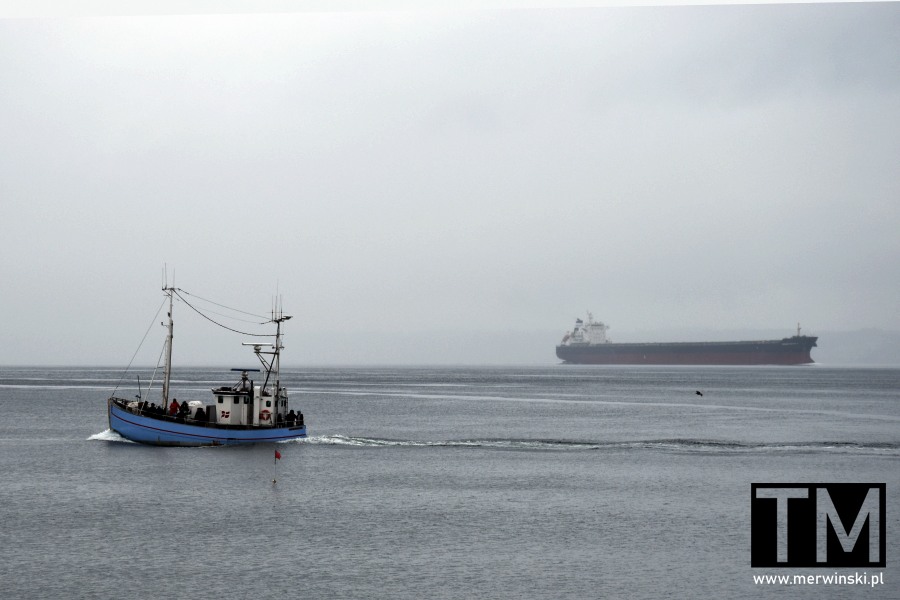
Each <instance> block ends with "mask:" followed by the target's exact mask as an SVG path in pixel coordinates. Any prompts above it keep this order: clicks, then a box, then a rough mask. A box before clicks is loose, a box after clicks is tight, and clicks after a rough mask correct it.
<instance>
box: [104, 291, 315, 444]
mask: <svg viewBox="0 0 900 600" xmlns="http://www.w3.org/2000/svg"><path fill="white" fill-rule="evenodd" d="M163 292H164V293H165V294H166V296H168V304H169V319H168V325H167V330H168V332H167V336H166V341H165V346H164V355H165V365H164V371H163V378H162V390H161V391H162V396H161V404H160V405H158V406H157V405H156V403H149V402H147V401H144V400H142V393H140V392H139V393H138V396H137V399H127V398H122V397H119V396H116V391H115V390H114V391H113V393H112V395H111V396H110V397H109V398H108V399H107V403H106V404H107V412H108V415H109V428H110V429H111V430H113V431H115V432H116V433H118V434H119V435H121V436H122V437H124V438H127V439H129V440H131V441H134V442H140V443H143V444H152V445H155V446H225V445H232V444H256V443H265V442H283V441H287V440H294V439H298V438H305V437H306V425H305V423H304V421H303V413H302V412H300V411H297V412H296V413H295V412H294V411H293V410H289V408H288V393H287V388H285V387H284V386H282V384H281V375H280V370H281V351H282V350H283V349H284V346H283V345H282V326H283V325H284V323H285V322H286V321H287V320H289V319H290V318H291V317H290V316H286V315H284V314H283V312H282V310H281V309H280V308H277V309H276V308H273V310H272V315H271V317H272V318H271V319H270V320H269V321H267V323H268V324H273V325H274V326H275V333H274V334H265V336H266V337H269V338H274V340H273V341H272V342H271V343H257V342H249V343H246V342H245V343H244V344H243V345H244V346H251V347H252V348H253V352H254V354H255V355H256V357H257V358H258V359H259V361H260V363H261V365H262V369H233V370H236V371H241V378H240V381H238V382H237V383H235V384H232V385H223V386H220V387H216V388H212V390H211V392H212V394H211V396H210V397H207V398H206V399H205V400H191V401H186V400H183V401H182V402H180V403H179V402H178V401H177V400H176V399H175V398H174V397H172V398H170V394H171V386H170V382H171V376H172V339H173V334H172V332H173V331H174V321H173V317H172V311H173V300H174V298H175V297H176V296H177V297H178V298H179V299H180V300H182V301H184V302H186V303H187V300H185V299H184V297H183V295H182V294H186V292H184V290H181V289H179V288H175V287H168V286H165V287H163ZM189 305H190V304H189ZM192 308H193V306H192ZM194 310H197V309H196V308H195V309H194ZM198 312H199V311H198ZM201 314H202V313H201ZM207 318H208V317H207ZM213 322H214V323H215V321H213ZM164 324H165V323H164ZM217 324H218V323H217ZM248 335H257V334H248ZM250 373H259V374H260V378H261V379H262V381H261V382H260V383H258V384H257V383H256V382H254V380H252V379H251V378H250ZM139 385H140V383H139ZM151 387H152V383H151ZM148 391H149V390H148Z"/></svg>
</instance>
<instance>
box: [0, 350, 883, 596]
mask: <svg viewBox="0 0 900 600" xmlns="http://www.w3.org/2000/svg"><path fill="white" fill-rule="evenodd" d="M134 374H140V375H141V378H142V380H144V381H147V380H149V378H150V373H149V372H140V371H138V372H132V374H131V375H129V379H128V380H127V381H126V382H125V383H123V385H122V386H121V387H120V389H119V393H120V394H126V395H133V394H134V393H136V389H134V388H135V385H134V383H133V381H134ZM120 376H121V372H120V371H114V370H107V369H96V368H78V369H75V368H70V369H58V368H2V369H0V415H2V418H0V507H2V508H0V516H2V525H0V598H4V599H5V598H229V599H230V598H234V599H246V598H253V599H265V598H278V599H283V598H391V599H418V598H566V599H577V598H822V597H826V598H867V599H869V598H900V568H898V565H900V370H897V369H850V368H843V369H841V368H825V367H820V366H812V367H787V368H785V367H781V368H774V367H773V368H767V367H762V368H760V367H747V368H729V367H705V368H704V367H669V368H665V367H653V368H644V367H630V368H629V367H575V366H554V367H547V368H319V369H296V370H289V371H288V372H287V377H286V380H287V385H288V387H289V389H290V391H291V405H292V407H293V408H298V407H299V408H301V409H302V410H303V413H304V414H305V416H306V423H307V426H308V428H309V432H310V438H309V439H308V440H305V441H302V442H291V443H286V444H279V445H278V446H277V447H278V449H279V451H280V453H281V455H282V459H281V460H280V461H278V463H277V472H276V471H275V469H276V464H275V460H274V451H273V446H271V445H260V446H253V447H237V448H155V447H148V446H141V445H138V444H133V443H130V442H128V441H126V440H123V439H121V438H119V437H118V436H117V435H116V434H114V433H112V432H110V431H108V429H107V428H108V424H107V421H106V413H105V411H106V403H105V399H106V397H107V396H108V395H109V394H110V392H111V391H112V388H113V387H114V386H115V385H116V382H117V381H118V380H119V378H120ZM234 379H235V376H234V374H233V373H229V372H227V371H219V370H212V369H194V370H180V371H176V372H175V382H174V386H173V387H174V395H175V396H176V397H178V398H179V400H190V399H195V398H196V399H206V395H207V394H208V393H209V389H210V388H211V387H214V386H218V385H220V384H223V383H232V382H233V381H232V380H234ZM698 390H699V391H701V392H702V393H703V395H702V396H699V395H697V394H696V393H695V392H696V391H698ZM273 478H277V483H275V484H273V483H272V480H273ZM804 481H809V482H844V481H846V482H853V481H857V482H885V483H887V499H888V506H887V535H888V539H887V567H886V568H885V569H883V570H882V571H881V572H883V577H884V585H880V586H878V587H876V588H869V587H863V586H846V585H844V586H836V585H831V586H829V585H824V584H822V585H808V586H778V585H768V586H765V585H755V584H754V582H753V575H759V574H764V573H770V572H771V571H765V570H762V571H761V570H759V569H751V568H750V484H751V483H752V482H804ZM795 572H796V573H813V574H817V573H818V574H822V571H821V570H815V569H807V570H799V571H790V573H792V574H793V573H795ZM833 572H834V571H833V570H832V571H828V572H827V573H833Z"/></svg>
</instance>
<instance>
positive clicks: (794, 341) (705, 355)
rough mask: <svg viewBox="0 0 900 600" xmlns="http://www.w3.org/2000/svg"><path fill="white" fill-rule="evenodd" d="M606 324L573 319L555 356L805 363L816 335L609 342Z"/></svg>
mask: <svg viewBox="0 0 900 600" xmlns="http://www.w3.org/2000/svg"><path fill="white" fill-rule="evenodd" d="M607 330H609V327H608V326H607V325H605V324H604V323H603V322H601V321H595V320H594V318H593V316H592V315H591V313H588V318H587V321H583V320H582V319H576V320H575V328H574V329H573V330H572V331H569V332H567V333H566V335H565V336H564V337H563V339H562V342H560V344H559V345H558V346H557V347H556V356H557V357H559V358H560V359H561V360H562V361H563V363H565V364H574V365H805V364H810V363H812V362H815V361H813V359H812V357H811V356H810V350H812V349H813V348H815V347H816V340H818V339H819V338H818V337H815V336H809V335H800V325H799V324H798V325H797V334H796V335H794V336H791V337H786V338H783V339H780V340H757V341H741V342H669V343H625V344H620V343H613V342H612V341H610V340H609V338H607V336H606V332H607Z"/></svg>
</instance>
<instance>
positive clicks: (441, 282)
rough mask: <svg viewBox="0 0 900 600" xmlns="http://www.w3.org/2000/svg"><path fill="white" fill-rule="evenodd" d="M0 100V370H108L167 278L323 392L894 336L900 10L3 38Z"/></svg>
mask: <svg viewBox="0 0 900 600" xmlns="http://www.w3.org/2000/svg"><path fill="white" fill-rule="evenodd" d="M0 82H2V84H0V198H2V205H3V216H4V222H5V224H6V227H5V231H4V244H3V248H4V251H3V260H2V264H0V276H2V280H3V282H4V284H3V295H2V300H0V303H2V307H3V314H4V318H3V324H2V326H0V332H2V338H3V342H4V343H3V344H2V347H0V364H17V363H18V364H21V363H52V364H61V363H62V364H65V363H72V364H119V363H122V362H126V361H127V359H128V358H130V356H131V353H132V352H133V351H134V348H135V347H136V345H137V342H138V341H140V339H141V337H142V336H143V333H144V331H145V329H146V327H147V326H148V325H149V323H150V320H151V317H152V316H153V314H154V311H155V310H156V308H157V306H158V305H159V303H160V302H161V301H162V295H161V293H160V292H159V287H160V273H161V270H162V268H163V265H164V264H168V266H169V270H170V272H171V271H172V270H174V273H175V284H176V285H178V286H179V287H183V288H184V289H186V290H188V291H190V292H193V293H195V294H198V295H200V296H204V297H207V298H211V299H215V300H217V301H220V302H223V303H225V304H228V305H231V306H236V307H239V308H243V309H246V310H253V311H256V312H263V313H264V312H266V311H267V310H268V308H269V303H270V300H271V297H272V296H273V295H274V294H275V291H276V289H277V290H278V291H279V292H280V294H281V295H282V296H283V297H284V302H285V307H286V311H287V312H288V313H292V314H294V315H295V320H294V321H292V322H291V323H290V330H289V332H290V335H291V336H292V337H290V338H289V340H293V342H294V344H295V345H296V346H304V348H303V353H302V357H303V358H304V360H310V361H313V362H315V360H316V356H317V354H316V349H315V348H310V347H309V346H310V344H306V343H305V341H304V340H308V341H312V340H315V344H316V345H322V346H321V351H322V354H321V355H322V356H328V357H329V360H339V359H338V358H337V357H339V356H340V348H339V347H338V346H337V345H333V346H330V347H329V346H328V344H329V343H330V342H329V340H333V341H334V344H339V343H347V342H348V340H353V339H358V340H366V339H370V340H374V339H376V338H377V336H378V335H382V338H381V339H382V340H385V339H392V338H390V336H395V335H398V334H399V335H404V336H407V335H408V336H413V337H415V336H416V335H423V334H427V335H425V337H427V336H431V335H435V334H434V333H432V332H453V335H452V336H448V337H447V338H446V339H444V341H440V340H441V338H440V336H439V335H435V338H434V339H436V340H437V341H438V345H440V343H447V344H452V343H453V341H452V340H453V339H456V337H454V336H459V335H460V334H465V333H466V332H505V333H528V332H536V331H551V332H558V333H559V334H560V335H561V334H562V332H563V331H564V330H565V329H567V328H569V327H571V324H572V319H573V318H574V317H575V316H577V315H580V314H583V313H584V311H585V310H586V309H591V310H593V312H594V314H595V316H597V317H598V318H601V319H603V320H605V321H607V322H609V323H610V324H611V325H612V326H613V330H612V332H611V335H612V337H614V338H616V337H617V336H616V333H619V335H618V337H619V338H621V337H622V336H623V335H625V334H626V332H629V331H635V330H647V329H661V328H671V327H683V328H706V329H711V328H721V329H736V328H743V329H754V328H756V329H766V330H771V329H779V328H783V329H784V333H785V335H786V334H788V333H789V332H790V329H791V328H792V327H793V326H794V325H795V324H796V322H797V321H801V322H802V323H803V324H804V325H805V326H806V327H807V328H809V329H810V330H812V331H813V332H815V330H817V329H818V330H822V329H837V330H851V329H858V328H865V327H878V328H884V329H890V330H898V329H900V310H898V300H897V299H898V296H900V293H898V292H900V235H898V231H900V169H898V164H900V4H897V3H886V4H885V3H882V4H825V5H762V6H712V7H674V8H659V7H657V8H608V7H607V8H594V9H591V8H583V9H543V10H508V11H507V10H502V11H455V12H437V11H429V12H409V13H406V12H378V13H362V12H348V13H333V14H328V13H297V14H283V15H240V16H223V15H217V16H211V15H210V16H194V17H191V16H178V17H165V16H160V17H123V18H112V17H107V18H82V19H6V20H2V21H0ZM178 310H179V314H180V315H182V314H185V312H187V311H185V310H184V308H183V307H179V308H178ZM156 329H160V328H158V327H157V328H156ZM178 331H179V333H182V334H184V335H185V337H189V338H192V339H194V340H196V339H197V338H198V337H200V338H201V339H200V341H201V342H204V341H205V342H207V343H208V342H210V341H211V340H212V341H213V345H214V346H215V347H213V348H212V349H209V354H201V353H202V352H203V346H202V345H191V344H199V342H189V341H188V340H186V339H184V340H183V339H182V338H181V337H179V339H178V342H179V343H182V342H183V343H184V344H185V345H183V346H180V347H179V348H184V349H185V350H184V352H185V353H186V355H182V359H183V360H185V361H187V362H191V359H194V360H193V362H207V361H208V360H216V359H217V358H218V357H228V359H230V357H231V356H233V355H232V354H231V353H230V351H229V352H227V353H226V351H225V350H223V349H222V348H220V347H219V341H218V340H219V338H218V337H217V336H218V334H215V335H212V334H210V337H205V338H204V337H203V336H206V335H207V334H208V333H209V330H208V329H207V328H206V327H205V325H202V324H197V325H192V324H190V323H185V324H184V325H183V327H182V326H181V322H180V321H179V330H178ZM159 333H160V332H157V331H156V330H154V332H153V334H154V335H157V334H159ZM194 333H198V334H199V335H189V334H194ZM330 334H334V337H333V338H332V337H330ZM373 336H374V337H373ZM385 336H386V337H385ZM157 337H158V335H157ZM557 337H558V336H554V337H552V338H551V339H549V340H548V341H547V342H546V343H547V352H548V362H552V361H553V354H552V346H553V344H555V343H556V341H557ZM238 341H240V340H238ZM420 341H421V340H420ZM623 341H624V340H623ZM222 343H223V344H224V343H226V342H222ZM228 343H231V342H228ZM296 346H295V347H296ZM371 347H372V352H371V353H369V354H366V353H365V352H363V353H360V351H359V349H356V350H355V352H354V354H353V360H354V361H356V362H358V361H363V362H385V361H388V362H389V360H390V356H385V355H384V354H383V348H384V346H383V345H379V344H377V343H373V344H372V345H371ZM154 348H156V346H155V342H154ZM379 348H381V350H379ZM155 352H157V350H154V352H153V353H151V354H153V356H152V357H151V358H148V359H146V360H145V361H144V362H153V361H155ZM237 352H238V353H239V354H238V355H239V356H243V354H240V352H241V350H240V348H239V347H238V348H237ZM287 358H288V357H287V356H286V359H287ZM295 358H296V356H295ZM427 358H428V361H429V362H434V361H435V360H440V355H439V353H436V354H434V355H431V356H429V357H427ZM497 362H504V360H503V358H498V361H497Z"/></svg>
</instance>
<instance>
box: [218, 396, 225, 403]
mask: <svg viewBox="0 0 900 600" xmlns="http://www.w3.org/2000/svg"><path fill="white" fill-rule="evenodd" d="M224 403H225V398H223V397H222V396H219V404H224Z"/></svg>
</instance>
